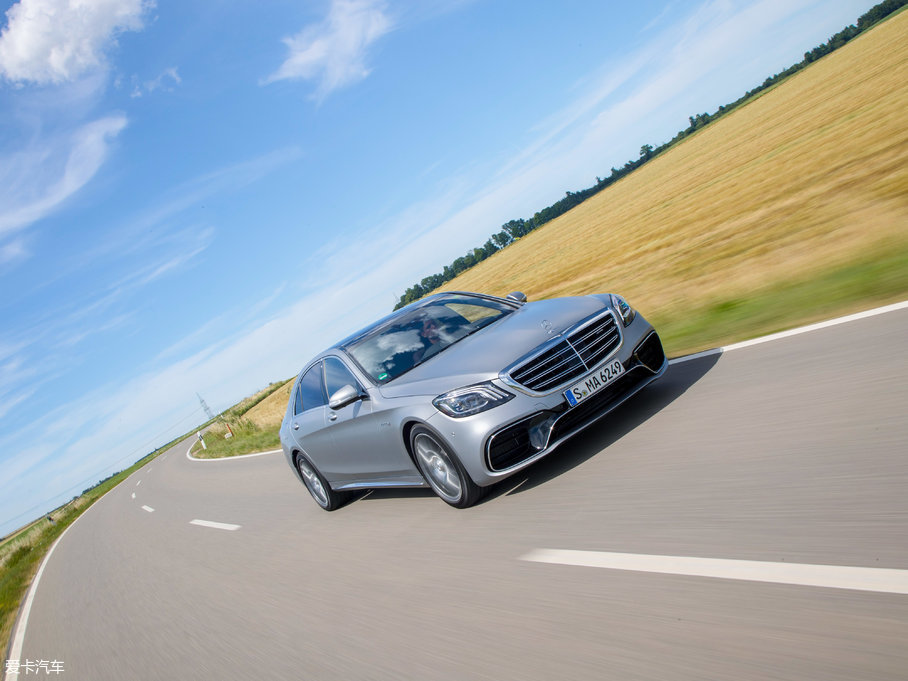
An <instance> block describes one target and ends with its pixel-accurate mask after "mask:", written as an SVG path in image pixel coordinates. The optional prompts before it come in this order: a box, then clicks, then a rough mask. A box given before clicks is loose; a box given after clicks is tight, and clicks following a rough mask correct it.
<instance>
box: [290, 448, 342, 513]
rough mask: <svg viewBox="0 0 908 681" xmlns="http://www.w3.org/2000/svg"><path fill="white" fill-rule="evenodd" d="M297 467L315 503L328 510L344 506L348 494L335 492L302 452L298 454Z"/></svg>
mask: <svg viewBox="0 0 908 681" xmlns="http://www.w3.org/2000/svg"><path fill="white" fill-rule="evenodd" d="M296 469H297V470H298V471H299V473H300V477H302V479H303V482H304V483H305V484H306V489H308V490H309V494H311V495H312V498H313V499H315V503H317V504H318V505H319V506H321V507H322V508H323V509H325V510H326V511H333V510H334V509H336V508H338V507H340V506H342V505H343V504H344V502H345V501H346V500H347V495H346V494H344V493H342V492H335V491H334V490H333V489H331V486H330V485H329V484H328V481H327V480H325V478H324V477H323V476H322V474H321V473H319V472H318V469H317V468H316V467H315V466H313V465H312V463H311V462H310V461H309V459H307V458H306V457H305V456H303V455H302V454H297V455H296Z"/></svg>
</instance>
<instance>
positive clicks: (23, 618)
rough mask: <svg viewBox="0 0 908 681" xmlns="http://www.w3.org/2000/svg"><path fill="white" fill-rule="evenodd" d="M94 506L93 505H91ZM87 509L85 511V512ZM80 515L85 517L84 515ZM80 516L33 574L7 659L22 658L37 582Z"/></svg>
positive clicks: (10, 680) (9, 677) (7, 676)
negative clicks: (56, 549) (33, 577)
mask: <svg viewBox="0 0 908 681" xmlns="http://www.w3.org/2000/svg"><path fill="white" fill-rule="evenodd" d="M92 506H94V504H92ZM87 510H88V509H86V511H87ZM82 515H85V514H84V513H83V514H82ZM82 515H80V516H79V517H78V518H76V519H75V520H74V521H73V523H72V525H70V526H69V527H67V528H66V529H65V530H63V533H62V534H61V535H60V536H59V537H57V541H55V542H54V544H53V546H51V547H50V551H48V552H47V555H46V556H44V560H43V561H42V562H41V567H39V568H38V572H37V573H36V574H35V579H34V580H33V581H32V585H31V587H30V588H29V590H28V596H26V598H25V605H23V606H22V612H21V613H19V621H18V623H17V627H16V635H15V636H14V637H13V644H12V646H10V649H9V659H10V660H18V659H20V658H21V657H22V644H23V643H24V642H25V629H26V627H27V626H28V616H29V615H30V614H31V611H32V602H33V601H34V600H35V593H36V592H37V591H38V582H40V581H41V575H43V574H44V568H45V567H47V562H48V561H49V560H50V557H51V555H53V553H54V549H55V548H57V544H59V543H60V540H61V539H63V537H65V536H66V533H67V532H69V530H70V528H71V527H72V526H73V525H75V524H76V522H78V520H79V519H80V518H82ZM4 677H5V681H13V680H14V679H18V678H19V675H18V674H13V673H12V672H9V671H8V672H6V674H5V675H4Z"/></svg>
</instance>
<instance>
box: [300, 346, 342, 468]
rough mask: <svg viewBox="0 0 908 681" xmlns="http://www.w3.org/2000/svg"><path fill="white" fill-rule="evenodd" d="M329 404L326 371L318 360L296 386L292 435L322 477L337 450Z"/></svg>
mask: <svg viewBox="0 0 908 681" xmlns="http://www.w3.org/2000/svg"><path fill="white" fill-rule="evenodd" d="M327 404H328V400H327V399H326V397H325V386H324V368H323V365H322V362H321V360H319V361H318V362H316V363H315V364H313V365H312V366H311V367H309V368H308V369H307V370H306V372H305V373H304V374H303V376H302V378H301V379H300V381H299V383H297V386H296V392H295V393H294V396H293V417H292V418H291V420H290V433H291V435H292V436H293V438H294V439H295V440H296V443H297V445H299V447H300V449H301V450H302V451H303V452H304V453H305V454H306V456H307V457H309V460H310V461H311V462H312V463H313V464H314V465H315V467H316V468H318V469H319V471H321V472H322V474H325V471H324V467H325V466H326V465H329V464H330V462H331V450H332V449H333V448H334V440H333V436H332V434H331V431H330V430H329V428H328V419H327V414H326V412H327V409H328V407H327ZM326 477H327V475H326Z"/></svg>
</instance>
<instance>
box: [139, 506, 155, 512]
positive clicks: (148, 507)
mask: <svg viewBox="0 0 908 681" xmlns="http://www.w3.org/2000/svg"><path fill="white" fill-rule="evenodd" d="M142 508H143V509H144V510H146V511H148V512H149V513H154V509H153V508H152V507H151V506H143V507H142Z"/></svg>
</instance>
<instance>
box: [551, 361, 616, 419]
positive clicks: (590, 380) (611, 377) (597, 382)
mask: <svg viewBox="0 0 908 681" xmlns="http://www.w3.org/2000/svg"><path fill="white" fill-rule="evenodd" d="M623 373H624V366H623V365H622V364H621V362H620V360H617V359H616V360H612V361H611V362H609V363H608V364H606V365H605V366H603V367H600V368H599V369H597V370H596V371H594V372H593V373H591V374H588V375H587V376H586V377H585V378H583V379H581V380H580V381H578V382H577V383H575V384H574V385H572V386H571V387H570V388H568V389H567V390H565V391H564V393H563V394H564V398H565V399H566V400H567V401H568V403H569V404H570V405H571V406H572V407H576V406H577V405H578V404H580V403H581V402H583V400H585V399H586V398H588V397H589V396H590V395H594V394H596V393H597V392H599V391H600V390H602V389H603V388H604V387H605V386H607V385H608V384H609V383H613V382H614V381H615V379H617V378H618V377H619V376H620V375H621V374H623Z"/></svg>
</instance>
